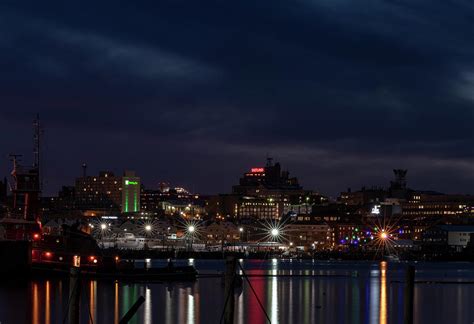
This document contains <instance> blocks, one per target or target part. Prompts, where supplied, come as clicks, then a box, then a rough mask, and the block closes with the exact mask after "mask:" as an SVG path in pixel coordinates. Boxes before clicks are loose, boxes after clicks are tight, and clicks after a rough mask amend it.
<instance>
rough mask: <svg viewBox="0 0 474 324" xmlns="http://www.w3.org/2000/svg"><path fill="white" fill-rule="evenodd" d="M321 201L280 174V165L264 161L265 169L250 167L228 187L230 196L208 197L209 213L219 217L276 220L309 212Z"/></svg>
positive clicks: (284, 172) (318, 196) (287, 176)
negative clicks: (286, 215) (234, 183)
mask: <svg viewBox="0 0 474 324" xmlns="http://www.w3.org/2000/svg"><path fill="white" fill-rule="evenodd" d="M323 200H324V199H323V198H322V197H321V196H320V195H317V194H313V192H311V191H308V190H303V188H302V187H301V186H300V185H299V183H298V179H297V178H294V177H293V178H291V177H290V176H289V172H288V171H282V170H281V166H280V163H275V164H274V163H273V160H272V159H271V158H269V159H267V164H266V166H265V167H253V168H250V170H249V171H248V172H245V173H244V175H243V177H242V178H240V181H239V184H238V185H236V186H233V187H232V194H224V195H222V194H221V195H218V196H214V197H211V199H210V201H209V202H208V205H207V210H208V212H209V214H211V215H215V216H216V217H217V218H218V219H219V218H222V217H233V218H243V219H247V218H255V219H280V218H281V217H282V216H283V215H284V214H286V213H289V212H292V211H300V212H301V211H303V210H304V211H305V212H309V211H310V209H311V207H312V206H313V205H314V204H315V203H321V202H322V201H323Z"/></svg>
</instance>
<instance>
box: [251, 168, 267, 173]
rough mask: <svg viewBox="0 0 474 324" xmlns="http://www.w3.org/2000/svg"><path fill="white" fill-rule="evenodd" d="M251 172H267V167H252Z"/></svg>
mask: <svg viewBox="0 0 474 324" xmlns="http://www.w3.org/2000/svg"><path fill="white" fill-rule="evenodd" d="M250 172H252V173H262V172H265V169H264V168H251V169H250Z"/></svg>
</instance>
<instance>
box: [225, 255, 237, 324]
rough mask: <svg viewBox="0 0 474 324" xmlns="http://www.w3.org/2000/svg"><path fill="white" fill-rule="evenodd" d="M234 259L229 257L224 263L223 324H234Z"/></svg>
mask: <svg viewBox="0 0 474 324" xmlns="http://www.w3.org/2000/svg"><path fill="white" fill-rule="evenodd" d="M236 266H237V264H236V259H235V257H232V256H229V257H227V259H226V261H225V277H224V298H225V300H226V304H225V309H224V324H233V323H234V302H235V300H234V276H235V271H236Z"/></svg>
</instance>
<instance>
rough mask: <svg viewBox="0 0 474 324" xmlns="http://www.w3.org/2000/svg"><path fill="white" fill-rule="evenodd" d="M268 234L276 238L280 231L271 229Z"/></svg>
mask: <svg viewBox="0 0 474 324" xmlns="http://www.w3.org/2000/svg"><path fill="white" fill-rule="evenodd" d="M270 233H271V234H272V236H278V235H279V234H280V231H279V230H278V228H273V229H272V230H271V232H270Z"/></svg>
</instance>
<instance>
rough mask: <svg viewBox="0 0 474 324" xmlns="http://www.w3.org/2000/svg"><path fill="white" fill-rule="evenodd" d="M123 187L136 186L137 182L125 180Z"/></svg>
mask: <svg viewBox="0 0 474 324" xmlns="http://www.w3.org/2000/svg"><path fill="white" fill-rule="evenodd" d="M125 185H126V186H128V185H138V181H130V180H125Z"/></svg>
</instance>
